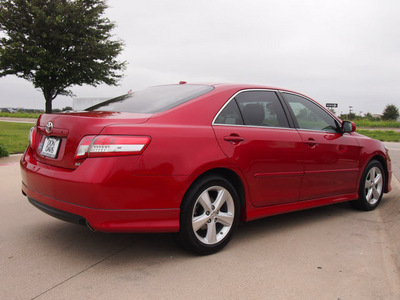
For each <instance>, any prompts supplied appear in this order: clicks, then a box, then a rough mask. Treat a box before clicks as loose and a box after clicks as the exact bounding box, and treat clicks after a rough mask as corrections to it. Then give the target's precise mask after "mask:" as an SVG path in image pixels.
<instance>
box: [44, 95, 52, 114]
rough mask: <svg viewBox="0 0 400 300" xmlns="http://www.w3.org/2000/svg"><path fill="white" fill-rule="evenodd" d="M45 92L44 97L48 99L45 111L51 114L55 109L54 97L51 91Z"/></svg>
mask: <svg viewBox="0 0 400 300" xmlns="http://www.w3.org/2000/svg"><path fill="white" fill-rule="evenodd" d="M43 94H44V99H46V110H45V112H46V114H51V113H52V111H53V107H52V104H53V103H52V102H53V99H52V97H51V95H50V93H48V92H44V93H43Z"/></svg>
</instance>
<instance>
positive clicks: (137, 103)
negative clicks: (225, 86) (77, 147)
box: [86, 84, 214, 114]
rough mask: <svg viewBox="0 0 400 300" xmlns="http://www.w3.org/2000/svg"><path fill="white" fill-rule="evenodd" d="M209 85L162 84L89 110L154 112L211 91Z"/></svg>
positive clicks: (97, 105) (164, 109) (94, 106)
mask: <svg viewBox="0 0 400 300" xmlns="http://www.w3.org/2000/svg"><path fill="white" fill-rule="evenodd" d="M213 89H214V87H212V86H209V85H197V84H179V85H161V86H154V87H150V88H147V89H145V90H142V91H138V92H134V93H131V94H127V95H123V96H120V97H117V98H114V99H111V100H107V101H105V102H102V103H100V104H96V105H93V106H91V107H89V108H87V109H86V110H87V111H114V112H131V113H143V114H153V113H158V112H162V111H166V110H168V109H171V108H173V107H175V106H178V105H180V104H183V103H185V102H187V101H189V100H192V99H194V98H197V97H199V96H202V95H204V94H206V93H208V92H211V91H212V90H213Z"/></svg>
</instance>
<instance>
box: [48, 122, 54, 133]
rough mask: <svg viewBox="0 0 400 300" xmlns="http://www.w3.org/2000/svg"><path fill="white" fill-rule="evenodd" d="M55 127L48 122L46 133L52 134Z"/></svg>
mask: <svg viewBox="0 0 400 300" xmlns="http://www.w3.org/2000/svg"><path fill="white" fill-rule="evenodd" d="M53 127H54V124H53V122H47V124H46V132H47V133H50V132H52V130H53Z"/></svg>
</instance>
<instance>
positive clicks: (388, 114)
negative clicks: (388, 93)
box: [382, 104, 400, 120]
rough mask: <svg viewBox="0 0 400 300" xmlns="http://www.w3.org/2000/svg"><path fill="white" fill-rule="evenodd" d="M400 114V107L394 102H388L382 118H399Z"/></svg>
mask: <svg viewBox="0 0 400 300" xmlns="http://www.w3.org/2000/svg"><path fill="white" fill-rule="evenodd" d="M399 115H400V113H399V109H398V108H397V107H396V106H395V105H394V104H388V105H386V108H385V110H384V111H383V114H382V120H397V118H398V117H399Z"/></svg>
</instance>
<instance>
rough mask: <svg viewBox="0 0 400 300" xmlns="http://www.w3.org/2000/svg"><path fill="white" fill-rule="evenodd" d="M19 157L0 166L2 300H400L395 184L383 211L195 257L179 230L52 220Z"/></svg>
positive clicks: (332, 216)
mask: <svg viewBox="0 0 400 300" xmlns="http://www.w3.org/2000/svg"><path fill="white" fill-rule="evenodd" d="M391 144H392V143H391ZM393 144H394V145H389V147H390V148H391V156H392V159H393V162H394V165H396V166H395V168H394V169H395V170H397V172H398V170H399V166H400V164H399V162H400V151H399V150H400V144H396V143H393ZM17 160H18V156H13V157H11V158H8V159H1V160H0V180H1V186H0V204H1V209H0V266H1V267H0V298H1V299H122V298H130V299H155V298H160V299H212V298H219V299H228V298H229V299H239V298H244V297H246V298H249V299H400V277H399V274H400V268H399V266H400V258H399V253H400V252H399V250H400V247H399V245H398V244H396V243H398V236H399V231H400V229H399V228H400V226H399V225H400V224H399V221H398V220H399V219H400V218H399V215H400V205H399V203H400V184H399V182H398V181H397V179H394V180H393V191H392V192H391V193H389V194H387V195H385V196H384V202H383V203H382V204H381V206H380V207H379V208H378V209H377V210H375V211H372V212H359V211H355V210H353V209H352V208H350V206H349V205H347V204H346V203H342V204H337V205H331V206H327V207H322V208H316V209H311V210H306V211H302V212H295V213H291V214H286V215H281V216H275V217H270V218H265V219H262V220H258V221H254V222H250V223H247V224H243V225H242V226H241V227H240V228H239V230H238V232H237V234H236V235H235V237H234V239H233V240H232V241H231V243H230V244H229V245H228V246H227V247H226V248H225V249H224V250H223V251H221V252H219V253H217V254H214V255H211V256H206V257H197V256H194V255H191V254H190V253H187V252H185V251H183V250H181V249H180V248H179V247H178V246H177V245H176V244H175V243H174V241H173V236H172V235H171V234H105V233H98V232H95V233H92V232H90V231H89V230H87V229H86V228H84V227H80V226H77V225H73V224H69V223H65V222H62V221H59V220H56V219H53V218H52V217H50V216H48V215H46V214H44V213H42V212H41V211H39V210H37V209H36V208H34V207H33V206H31V205H30V204H29V203H28V201H27V200H26V198H25V197H24V196H22V194H21V192H20V181H21V179H20V174H19V165H18V163H17V162H16V161H17ZM399 178H400V176H399Z"/></svg>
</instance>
